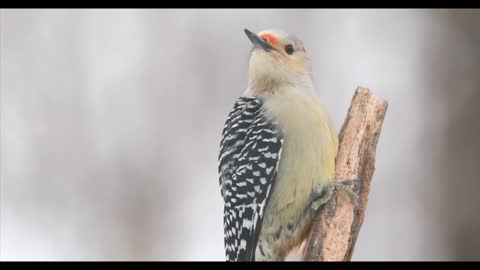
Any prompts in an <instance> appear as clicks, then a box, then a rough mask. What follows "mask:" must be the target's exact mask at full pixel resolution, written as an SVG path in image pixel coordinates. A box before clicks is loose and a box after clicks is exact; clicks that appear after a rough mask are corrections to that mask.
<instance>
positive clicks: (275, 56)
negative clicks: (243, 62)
mask: <svg viewBox="0 0 480 270" xmlns="http://www.w3.org/2000/svg"><path fill="white" fill-rule="evenodd" d="M257 35H258V37H260V38H261V39H262V40H263V41H264V42H266V43H268V45H270V46H271V48H272V49H271V50H268V51H267V50H265V49H263V48H259V47H254V49H253V50H252V53H251V56H250V63H249V83H250V86H251V87H252V88H254V90H257V91H275V89H276V88H278V87H281V86H282V85H293V86H295V85H296V84H304V83H305V82H304V81H305V80H309V79H311V76H310V75H311V65H310V60H309V58H308V56H307V53H306V50H305V48H304V46H303V43H302V41H301V40H300V39H298V38H296V37H295V36H292V35H289V34H287V33H285V32H283V31H281V30H266V31H262V32H260V33H258V34H257Z"/></svg>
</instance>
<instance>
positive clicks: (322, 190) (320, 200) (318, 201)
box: [310, 178, 362, 215]
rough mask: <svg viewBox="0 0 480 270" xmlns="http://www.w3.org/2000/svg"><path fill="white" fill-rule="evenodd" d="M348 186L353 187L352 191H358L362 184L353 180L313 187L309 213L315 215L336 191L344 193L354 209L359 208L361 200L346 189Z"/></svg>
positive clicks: (357, 180)
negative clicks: (352, 203) (353, 205)
mask: <svg viewBox="0 0 480 270" xmlns="http://www.w3.org/2000/svg"><path fill="white" fill-rule="evenodd" d="M350 185H353V186H354V190H357V191H359V190H360V188H361V186H362V182H361V181H360V180H359V179H356V178H355V179H346V180H339V181H332V182H330V183H329V184H327V185H326V186H321V187H320V186H317V187H314V189H313V192H312V201H311V203H310V213H311V214H312V215H313V213H315V212H316V211H317V209H318V208H320V206H322V205H324V204H325V203H327V202H328V201H329V200H330V198H332V195H333V193H334V192H335V191H336V190H340V191H343V192H345V193H346V194H347V195H348V197H349V198H350V199H351V200H352V202H354V204H355V207H356V208H359V207H360V206H361V200H360V198H359V196H358V195H357V194H355V192H353V191H352V190H351V189H350V188H349V187H348V186H350Z"/></svg>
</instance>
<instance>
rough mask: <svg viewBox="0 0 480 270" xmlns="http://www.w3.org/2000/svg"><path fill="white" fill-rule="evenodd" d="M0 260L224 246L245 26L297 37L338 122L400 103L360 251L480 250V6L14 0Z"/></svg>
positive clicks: (388, 121) (0, 33)
mask: <svg viewBox="0 0 480 270" xmlns="http://www.w3.org/2000/svg"><path fill="white" fill-rule="evenodd" d="M0 23H1V28H0V38H1V43H0V46H1V50H0V53H1V54H0V70H1V73H0V87H1V99H0V100H1V113H0V119H1V164H0V169H1V175H0V176H1V178H0V180H1V182H0V190H1V193H0V202H1V205H0V259H2V260H224V252H223V228H222V226H223V218H222V214H223V212H222V207H223V205H222V199H221V196H220V190H219V186H218V178H217V167H216V166H217V153H218V145H219V141H220V134H221V129H222V128H223V124H224V121H225V117H226V115H227V113H228V112H229V111H230V109H231V106H232V105H233V103H234V101H235V99H236V98H237V97H238V96H239V95H240V94H241V93H242V92H243V91H244V90H245V88H246V76H247V62H248V53H249V51H250V48H251V43H250V42H249V40H248V39H247V37H246V36H245V34H244V32H243V29H244V28H245V27H246V28H249V29H250V30H252V31H255V32H257V31H260V30H263V29H267V28H281V29H285V30H287V31H289V32H292V33H295V34H296V35H297V36H299V37H300V38H301V39H302V40H303V41H304V44H305V47H306V49H307V52H308V53H309V54H310V57H311V58H312V61H313V68H314V76H315V82H316V87H317V91H318V92H319V94H320V96H321V97H322V98H323V100H324V103H326V105H327V107H328V109H329V110H330V113H331V115H332V117H333V119H334V121H335V124H336V126H337V128H338V129H340V127H341V125H342V123H343V120H344V117H345V114H346V111H347V109H348V106H349V104H350V100H351V97H352V94H353V92H354V90H355V88H356V87H357V86H359V85H361V86H364V87H368V88H370V89H371V90H372V91H373V92H374V94H376V95H377V96H380V97H382V98H385V99H387V100H388V102H389V108H388V112H387V115H386V118H385V122H384V125H383V130H382V134H381V137H380V141H379V144H378V147H377V161H376V171H375V175H374V179H373V181H372V186H371V191H370V197H369V204H368V208H367V213H366V217H365V222H364V224H363V227H362V230H361V232H360V235H359V239H358V242H357V245H356V249H355V253H354V256H353V260H478V259H480V234H479V233H478V230H479V228H480V196H479V191H480V179H479V177H478V175H479V173H478V168H480V167H479V166H478V165H480V164H479V162H478V159H479V157H478V154H479V153H480V151H479V150H480V141H479V140H478V138H479V136H478V134H479V131H480V120H479V114H480V107H479V106H478V104H479V102H480V30H479V29H480V12H479V11H475V10H427V9H424V10H408V9H403V10H301V9H298V10H282V9H278V10H228V9H219V10H172V9H170V10H125V9H123V10H1V13H0Z"/></svg>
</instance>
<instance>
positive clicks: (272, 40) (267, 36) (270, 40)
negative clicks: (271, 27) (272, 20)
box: [260, 33, 278, 45]
mask: <svg viewBox="0 0 480 270" xmlns="http://www.w3.org/2000/svg"><path fill="white" fill-rule="evenodd" d="M260 36H261V37H262V38H265V39H266V40H268V43H270V44H271V45H275V44H276V43H277V41H278V40H277V38H276V37H275V36H274V35H272V34H269V33H265V34H261V35H260Z"/></svg>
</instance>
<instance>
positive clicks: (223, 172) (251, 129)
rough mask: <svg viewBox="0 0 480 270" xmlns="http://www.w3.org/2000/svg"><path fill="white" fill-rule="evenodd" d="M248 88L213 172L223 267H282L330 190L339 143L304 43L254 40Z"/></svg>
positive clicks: (287, 37) (334, 186) (283, 37)
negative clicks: (243, 263) (243, 264)
mask: <svg viewBox="0 0 480 270" xmlns="http://www.w3.org/2000/svg"><path fill="white" fill-rule="evenodd" d="M245 33H246V35H247V37H248V38H249V39H250V41H251V42H252V44H253V48H252V50H251V52H250V59H249V67H248V87H247V89H246V90H245V91H244V93H243V94H242V95H241V96H240V97H239V98H238V99H237V100H236V102H235V103H234V105H233V108H232V110H231V111H230V113H229V114H228V116H227V119H226V122H225V125H224V127H223V131H222V137H221V141H220V151H219V156H218V173H219V184H220V188H221V195H222V197H223V201H224V218H223V224H224V246H225V255H226V260H227V261H282V260H285V258H286V256H287V255H288V252H289V251H290V250H292V249H293V248H295V247H298V246H299V245H300V244H301V243H302V242H303V241H304V240H305V237H306V236H307V233H308V232H309V230H310V227H311V221H312V214H313V213H314V212H315V210H316V209H318V208H319V207H320V206H321V205H323V204H325V203H326V202H327V201H328V200H329V199H330V198H331V196H332V194H333V192H335V191H336V190H342V191H345V192H346V193H347V194H348V195H349V196H350V198H351V199H352V200H354V202H355V204H358V203H359V199H358V196H357V195H355V194H354V193H353V192H352V191H351V190H350V189H349V188H348V185H350V184H358V183H359V181H358V180H357V179H347V180H335V179H334V177H335V159H336V155H337V151H338V136H337V131H336V129H335V127H334V125H333V122H332V120H331V118H330V116H329V114H328V112H327V110H326V108H325V106H324V105H323V103H322V101H321V100H320V98H319V96H318V95H317V94H316V92H315V88H314V83H313V79H312V68H311V61H310V59H309V57H308V55H307V53H306V50H305V48H304V46H303V43H302V41H301V40H300V39H299V38H297V37H296V36H294V35H292V34H289V33H287V32H285V31H283V30H265V31H261V32H259V33H258V34H255V33H253V32H251V31H249V30H248V29H245Z"/></svg>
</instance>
